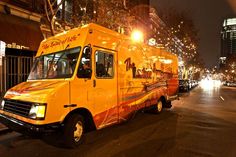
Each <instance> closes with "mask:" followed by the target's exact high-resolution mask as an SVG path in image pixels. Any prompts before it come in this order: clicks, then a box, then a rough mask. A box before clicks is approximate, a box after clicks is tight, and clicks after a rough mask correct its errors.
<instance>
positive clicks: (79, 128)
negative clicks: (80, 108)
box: [64, 114, 84, 148]
mask: <svg viewBox="0 0 236 157" xmlns="http://www.w3.org/2000/svg"><path fill="white" fill-rule="evenodd" d="M83 134H84V120H83V117H82V116H81V115H77V114H73V115H71V116H70V117H69V118H68V119H67V120H66V122H65V125H64V141H65V144H66V146H67V147H70V148H75V147H76V146H78V145H79V144H81V143H82V141H83V138H84V137H83V136H84V135H83Z"/></svg>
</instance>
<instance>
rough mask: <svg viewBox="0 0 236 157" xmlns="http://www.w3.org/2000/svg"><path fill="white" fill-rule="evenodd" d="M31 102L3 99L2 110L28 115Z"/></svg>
mask: <svg viewBox="0 0 236 157" xmlns="http://www.w3.org/2000/svg"><path fill="white" fill-rule="evenodd" d="M31 106H32V103H29V102H23V101H18V100H5V105H4V108H3V110H4V111H7V112H10V113H14V114H16V115H20V116H24V117H28V116H29V112H30V109H31Z"/></svg>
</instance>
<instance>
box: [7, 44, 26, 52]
mask: <svg viewBox="0 0 236 157" xmlns="http://www.w3.org/2000/svg"><path fill="white" fill-rule="evenodd" d="M6 47H7V48H13V49H26V50H28V49H29V47H27V46H23V45H18V44H16V43H11V44H7V45H6Z"/></svg>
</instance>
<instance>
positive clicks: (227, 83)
mask: <svg viewBox="0 0 236 157" xmlns="http://www.w3.org/2000/svg"><path fill="white" fill-rule="evenodd" d="M224 85H226V86H228V87H236V81H225V83H224Z"/></svg>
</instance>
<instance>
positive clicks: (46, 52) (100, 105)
mask: <svg viewBox="0 0 236 157" xmlns="http://www.w3.org/2000/svg"><path fill="white" fill-rule="evenodd" d="M177 95H178V61H177V56H176V55H174V54H172V53H169V52H166V51H165V50H163V49H160V48H155V47H152V46H148V45H145V44H143V43H139V42H134V41H132V40H131V39H130V37H128V36H125V35H122V34H119V33H117V32H114V31H112V30H109V29H107V28H104V27H101V26H99V25H96V24H88V25H85V26H83V27H81V28H75V29H72V30H69V31H67V32H64V33H61V34H58V35H56V36H53V37H50V38H48V39H45V40H43V41H42V42H41V44H40V47H39V49H38V52H37V55H36V57H35V61H34V65H33V67H32V70H31V73H30V75H29V77H28V80H27V81H26V82H23V83H20V84H18V85H16V86H15V87H13V88H11V89H9V90H8V91H7V92H6V94H5V96H4V99H3V100H2V103H1V105H0V122H2V123H3V124H5V125H6V126H8V127H9V128H11V129H13V130H16V131H20V132H22V131H33V132H45V131H51V130H61V131H63V137H64V141H65V144H66V146H69V147H75V146H77V145H78V144H80V143H81V141H82V139H83V135H84V133H86V132H88V131H91V130H95V129H101V128H104V127H106V126H109V125H112V124H116V123H120V122H122V121H125V120H126V119H128V118H129V117H130V115H131V114H132V113H133V112H134V111H137V110H140V109H143V108H150V109H152V110H153V111H155V112H157V113H159V112H161V110H162V108H163V107H171V101H172V100H174V99H176V98H177Z"/></svg>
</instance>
